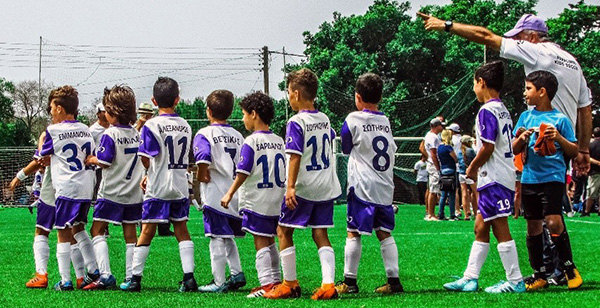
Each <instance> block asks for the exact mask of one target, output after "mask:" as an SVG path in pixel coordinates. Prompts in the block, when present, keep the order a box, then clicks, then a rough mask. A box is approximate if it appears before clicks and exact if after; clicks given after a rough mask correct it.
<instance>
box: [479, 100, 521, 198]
mask: <svg viewBox="0 0 600 308" xmlns="http://www.w3.org/2000/svg"><path fill="white" fill-rule="evenodd" d="M512 126H513V122H512V119H511V117H510V113H509V112H508V110H507V109H506V107H505V106H504V104H503V103H502V101H500V100H499V99H492V100H490V101H488V102H487V103H485V104H483V105H482V106H481V108H480V109H479V113H477V118H476V120H475V128H476V129H475V131H476V134H477V145H476V147H477V148H476V151H479V150H480V149H481V147H482V142H486V143H491V144H494V152H493V153H492V156H491V157H490V159H489V160H488V161H487V162H485V164H483V166H481V168H479V175H478V176H477V189H478V190H481V189H483V188H485V187H487V186H489V185H492V184H500V185H502V186H504V187H506V188H507V189H510V190H512V191H514V190H515V165H514V163H513V153H512V131H513V127H512Z"/></svg>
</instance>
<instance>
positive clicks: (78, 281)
mask: <svg viewBox="0 0 600 308" xmlns="http://www.w3.org/2000/svg"><path fill="white" fill-rule="evenodd" d="M82 283H83V277H81V278H77V289H81V284H82Z"/></svg>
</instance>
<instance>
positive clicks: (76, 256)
mask: <svg viewBox="0 0 600 308" xmlns="http://www.w3.org/2000/svg"><path fill="white" fill-rule="evenodd" d="M71 262H72V263H73V269H74V270H75V277H77V278H83V277H85V262H83V256H82V255H81V250H79V245H78V244H71Z"/></svg>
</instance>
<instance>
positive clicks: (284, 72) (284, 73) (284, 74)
mask: <svg viewBox="0 0 600 308" xmlns="http://www.w3.org/2000/svg"><path fill="white" fill-rule="evenodd" d="M283 80H284V81H285V82H287V72H286V71H285V46H283ZM286 85H287V83H286ZM283 92H284V93H285V101H286V103H285V120H286V121H287V120H289V119H290V117H289V116H288V104H287V102H288V97H287V88H285V89H284V90H283Z"/></svg>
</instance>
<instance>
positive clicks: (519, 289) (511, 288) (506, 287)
mask: <svg viewBox="0 0 600 308" xmlns="http://www.w3.org/2000/svg"><path fill="white" fill-rule="evenodd" d="M525 290H526V288H525V282H524V281H523V280H521V281H519V283H517V284H514V283H512V282H510V281H502V280H500V282H498V283H497V284H495V285H493V286H491V287H487V288H485V292H487V293H493V294H498V293H523V292H525Z"/></svg>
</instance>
